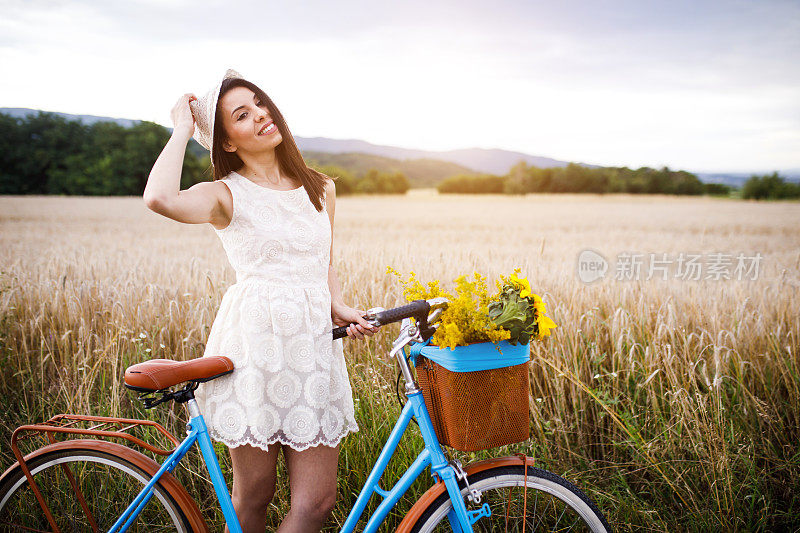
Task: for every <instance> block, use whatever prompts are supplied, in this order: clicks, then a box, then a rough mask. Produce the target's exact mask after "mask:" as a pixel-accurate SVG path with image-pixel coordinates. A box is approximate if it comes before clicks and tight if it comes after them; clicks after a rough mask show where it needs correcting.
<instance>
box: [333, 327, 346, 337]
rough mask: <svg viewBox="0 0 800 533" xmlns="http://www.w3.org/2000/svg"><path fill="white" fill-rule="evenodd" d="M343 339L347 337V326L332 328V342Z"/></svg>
mask: <svg viewBox="0 0 800 533" xmlns="http://www.w3.org/2000/svg"><path fill="white" fill-rule="evenodd" d="M343 337H347V326H339V327H338V328H333V340H336V339H341V338H343Z"/></svg>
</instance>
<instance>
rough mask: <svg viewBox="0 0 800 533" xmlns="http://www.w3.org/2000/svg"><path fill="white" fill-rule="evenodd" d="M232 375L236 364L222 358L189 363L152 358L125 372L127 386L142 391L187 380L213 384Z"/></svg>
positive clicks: (209, 358)
mask: <svg viewBox="0 0 800 533" xmlns="http://www.w3.org/2000/svg"><path fill="white" fill-rule="evenodd" d="M231 372H233V363H232V362H231V360H230V359H228V358H227V357H223V356H221V355H216V356H209V357H199V358H197V359H191V360H189V361H172V360H171V359H151V360H150V361H145V362H143V363H137V364H135V365H132V366H129V367H128V369H127V370H125V386H126V387H128V388H131V389H135V390H139V391H157V390H161V389H166V388H167V387H171V386H173V385H177V384H178V383H183V382H184V381H198V382H204V381H210V380H212V379H214V378H218V377H220V376H224V375H225V374H230V373H231Z"/></svg>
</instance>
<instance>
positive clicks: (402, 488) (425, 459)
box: [341, 391, 472, 533]
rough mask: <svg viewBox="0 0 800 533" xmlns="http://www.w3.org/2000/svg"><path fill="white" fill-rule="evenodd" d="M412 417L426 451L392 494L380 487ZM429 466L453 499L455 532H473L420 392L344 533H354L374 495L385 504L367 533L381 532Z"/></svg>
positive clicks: (398, 425)
mask: <svg viewBox="0 0 800 533" xmlns="http://www.w3.org/2000/svg"><path fill="white" fill-rule="evenodd" d="M412 417H413V418H416V419H417V422H418V423H419V428H420V431H421V432H422V439H423V441H424V442H425V448H424V449H423V450H422V451H421V452H420V453H419V455H417V458H416V459H415V460H414V462H413V463H412V464H411V466H410V467H409V468H408V470H406V472H405V473H404V474H403V475H402V476H401V477H400V479H399V480H397V482H396V483H395V485H394V487H392V488H391V489H390V490H388V491H386V490H383V489H382V488H381V487H380V480H381V476H382V475H383V473H384V471H385V470H386V467H387V466H388V464H389V460H390V459H391V458H392V455H394V452H395V450H396V449H397V445H398V444H399V442H400V439H401V438H402V436H403V434H404V433H405V431H406V429H407V428H408V424H409V422H411V419H412ZM429 465H430V467H431V470H432V472H435V473H436V474H437V475H438V476H439V478H440V479H442V480H443V481H444V483H445V486H446V487H447V491H448V493H449V494H450V498H451V499H452V500H453V508H454V510H455V517H456V521H453V520H451V525H452V526H453V531H454V532H456V533H460V532H462V531H463V532H471V531H472V526H471V525H470V521H469V519H468V517H467V509H466V506H465V505H464V500H463V498H462V497H461V489H459V487H458V481H457V480H456V476H455V472H454V471H453V469H452V468H451V467H450V465H449V464H448V462H447V458H445V456H444V453H442V448H441V446H440V445H439V440H438V439H437V438H436V432H435V431H434V429H433V423H432V422H431V419H430V418H429V416H428V410H427V409H426V408H425V400H424V399H423V398H422V393H421V392H420V391H417V392H411V393H409V394H408V402H407V403H406V405H405V407H403V411H402V412H401V413H400V417H399V418H398V419H397V423H396V424H395V425H394V428H393V429H392V432H391V434H390V435H389V438H388V439H387V441H386V444H385V445H384V446H383V449H382V450H381V453H380V455H379V456H378V460H377V461H376V462H375V466H373V467H372V471H371V472H370V474H369V476H368V477H367V481H366V482H365V483H364V488H362V489H361V492H360V493H359V495H358V498H357V499H356V503H355V505H353V508H352V509H351V511H350V514H349V515H348V516H347V520H346V521H345V523H344V526H343V527H342V529H341V533H351V532H352V531H354V530H355V527H356V524H357V523H358V521H359V520H360V519H361V516H362V515H363V514H364V509H366V507H367V503H368V502H369V500H370V498H371V497H372V493H373V492H375V493H377V494H378V495H379V496H381V497H382V498H383V501H382V502H381V503H380V504H379V505H378V508H377V509H375V512H374V513H373V514H372V516H370V518H369V520H368V521H367V525H366V526H365V527H364V533H373V532H375V531H377V530H378V527H379V526H380V525H381V523H383V520H384V519H385V518H386V515H387V514H389V511H390V510H391V509H392V507H394V505H395V504H396V503H397V501H398V500H399V499H400V498H401V497H402V496H403V494H405V492H406V491H407V490H408V487H410V486H411V484H412V483H413V482H414V480H415V479H417V477H418V476H419V475H420V473H421V472H422V471H423V470H425V468H426V467H427V466H429Z"/></svg>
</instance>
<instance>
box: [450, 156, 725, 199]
mask: <svg viewBox="0 0 800 533" xmlns="http://www.w3.org/2000/svg"><path fill="white" fill-rule="evenodd" d="M438 190H439V192H443V193H456V192H458V193H505V194H527V193H542V192H550V193H559V192H570V193H581V192H585V193H630V194H685V195H697V194H719V195H727V194H728V193H729V192H730V190H731V188H730V187H728V186H727V185H723V184H719V183H714V184H704V183H703V182H702V181H700V179H699V178H698V177H697V176H696V175H694V174H692V173H690V172H686V171H683V170H677V171H676V170H670V169H669V168H667V167H664V168H662V169H661V170H657V169H653V168H649V167H642V168H639V169H635V170H634V169H629V168H627V167H597V168H591V167H585V166H582V165H578V164H575V163H570V164H568V165H567V166H566V167H549V168H539V167H536V166H532V165H531V166H528V165H527V164H526V163H525V161H520V162H519V163H517V164H516V165H514V167H513V168H512V169H511V171H510V172H509V173H508V174H506V175H504V176H495V175H492V174H485V175H482V176H466V175H459V176H453V177H452V178H448V179H446V180H444V181H443V182H442V183H440V184H439V186H438Z"/></svg>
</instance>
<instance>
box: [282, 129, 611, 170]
mask: <svg viewBox="0 0 800 533" xmlns="http://www.w3.org/2000/svg"><path fill="white" fill-rule="evenodd" d="M295 139H296V140H297V145H298V147H300V149H301V150H303V151H305V150H310V151H314V152H329V153H342V152H358V153H363V154H374V155H380V156H384V157H390V158H392V159H400V160H404V159H438V160H442V161H450V162H452V163H456V164H457V165H461V166H463V167H467V168H471V169H474V170H476V171H478V172H485V173H489V174H497V175H503V174H507V173H508V171H509V170H511V167H513V166H514V165H516V164H517V163H519V161H520V160H522V161H525V163H526V164H528V165H533V166H537V167H541V168H546V167H565V166H567V165H568V164H569V161H559V160H557V159H551V158H549V157H541V156H535V155H529V154H525V153H522V152H511V151H509V150H500V149H497V148H493V149H486V148H464V149H461V150H448V151H444V152H436V151H432V150H416V149H412V148H398V147H396V146H386V145H379V144H372V143H369V142H367V141H361V140H358V139H329V138H327V137H296V138H295ZM580 164H582V165H584V166H587V167H596V166H597V165H586V164H583V163H580Z"/></svg>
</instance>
